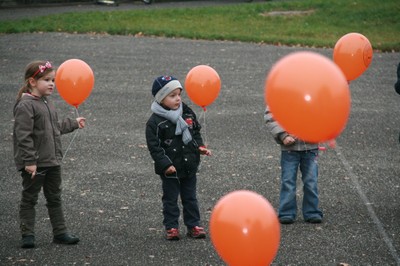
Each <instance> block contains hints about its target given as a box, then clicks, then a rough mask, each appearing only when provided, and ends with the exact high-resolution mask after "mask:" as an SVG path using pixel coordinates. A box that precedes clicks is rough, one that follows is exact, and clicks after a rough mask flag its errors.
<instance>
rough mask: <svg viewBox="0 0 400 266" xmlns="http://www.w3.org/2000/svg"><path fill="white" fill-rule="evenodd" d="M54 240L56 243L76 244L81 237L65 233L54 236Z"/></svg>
mask: <svg viewBox="0 0 400 266" xmlns="http://www.w3.org/2000/svg"><path fill="white" fill-rule="evenodd" d="M53 242H54V243H56V244H64V245H74V244H76V243H78V242H79V238H78V237H76V236H74V235H70V234H68V233H65V234H61V235H56V236H54V238H53Z"/></svg>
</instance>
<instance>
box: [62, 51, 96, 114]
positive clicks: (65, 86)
mask: <svg viewBox="0 0 400 266" xmlns="http://www.w3.org/2000/svg"><path fill="white" fill-rule="evenodd" d="M93 85H94V75H93V71H92V69H91V68H90V66H89V65H88V64H87V63H86V62H84V61H82V60H80V59H69V60H67V61H65V62H64V63H62V64H61V65H60V67H59V68H58V69H57V72H56V87H57V90H58V93H59V94H60V96H61V97H62V98H63V99H64V100H65V101H66V102H67V103H68V104H70V105H72V106H74V107H75V108H78V106H79V105H80V104H81V103H82V102H84V101H85V100H86V98H87V97H89V95H90V93H91V92H92V89H93Z"/></svg>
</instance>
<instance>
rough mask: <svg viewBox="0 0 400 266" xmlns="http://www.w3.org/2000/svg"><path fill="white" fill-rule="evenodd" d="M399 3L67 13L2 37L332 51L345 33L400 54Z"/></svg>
mask: <svg viewBox="0 0 400 266" xmlns="http://www.w3.org/2000/svg"><path fill="white" fill-rule="evenodd" d="M399 14H400V5H399V4H398V1H397V0H386V1H381V0H358V1H357V0H355V1H354V0H353V1H348V0H335V1H333V0H297V1H296V0H291V1H282V0H280V1H278V0H276V1H268V2H263V3H251V4H248V3H239V4H236V5H226V6H218V7H201V8H169V9H151V10H150V9H149V10H131V11H109V12H87V13H65V14H59V15H50V16H46V17H41V18H35V19H29V20H27V19H24V20H20V21H5V22H2V23H1V24H0V33H18V32H39V31H40V32H70V33H89V32H90V33H108V34H118V35H127V34H132V35H135V34H140V35H147V36H153V35H154V36H166V37H184V38H191V39H209V40H234V41H245V42H260V43H269V44H283V45H301V46H312V47H333V46H334V45H335V43H336V41H337V40H338V39H339V38H340V37H341V36H343V35H344V34H346V33H349V32H358V33H361V34H363V35H365V36H366V37H367V38H368V39H369V40H370V42H371V44H372V46H373V48H374V49H377V50H383V51H391V50H395V51H400V35H399V33H400V21H399V20H398V19H397V17H398V15H399Z"/></svg>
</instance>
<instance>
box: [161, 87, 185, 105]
mask: <svg viewBox="0 0 400 266" xmlns="http://www.w3.org/2000/svg"><path fill="white" fill-rule="evenodd" d="M181 92H182V90H181V89H180V88H176V89H175V90H173V91H171V92H170V93H169V94H168V95H167V97H165V98H164V99H163V100H162V101H161V104H162V105H164V106H165V107H168V108H169V109H171V110H176V109H178V108H179V106H180V105H181Z"/></svg>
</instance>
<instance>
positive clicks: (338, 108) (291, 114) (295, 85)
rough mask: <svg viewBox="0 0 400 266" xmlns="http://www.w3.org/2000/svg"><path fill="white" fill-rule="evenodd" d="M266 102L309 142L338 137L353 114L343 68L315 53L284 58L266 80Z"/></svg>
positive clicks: (284, 123) (277, 117) (282, 122)
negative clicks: (350, 114) (351, 113)
mask: <svg viewBox="0 0 400 266" xmlns="http://www.w3.org/2000/svg"><path fill="white" fill-rule="evenodd" d="M265 102H266V104H267V105H268V106H269V107H270V110H271V113H272V115H273V116H274V118H275V120H276V121H277V122H278V123H279V124H280V125H281V126H282V127H283V128H284V129H285V130H286V131H287V132H289V133H291V134H293V135H295V136H297V137H299V138H300V139H303V140H305V141H309V142H314V143H317V142H324V141H328V140H332V139H335V138H336V137H337V136H338V135H339V134H340V133H341V132H342V130H343V129H344V127H345V125H346V123H347V120H348V116H349V113H350V91H349V86H348V83H347V81H346V78H345V76H344V75H343V73H342V71H341V70H340V69H339V68H338V66H337V65H335V64H334V63H333V62H332V61H331V60H329V59H328V58H326V57H324V56H322V55H319V54H317V53H314V52H296V53H293V54H289V55H287V56H285V57H284V58H282V59H280V60H279V61H278V62H277V63H276V64H275V65H274V66H273V67H272V69H271V71H270V73H269V74H268V76H267V79H266V82H265Z"/></svg>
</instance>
